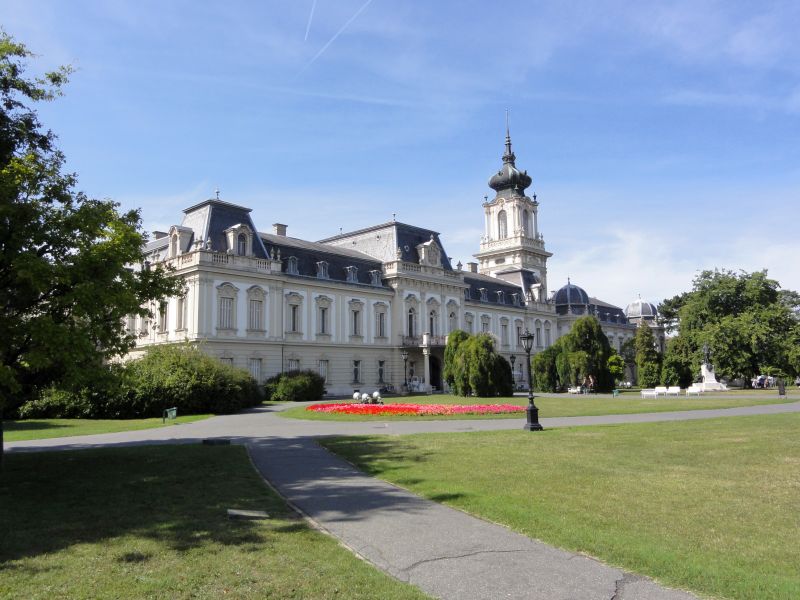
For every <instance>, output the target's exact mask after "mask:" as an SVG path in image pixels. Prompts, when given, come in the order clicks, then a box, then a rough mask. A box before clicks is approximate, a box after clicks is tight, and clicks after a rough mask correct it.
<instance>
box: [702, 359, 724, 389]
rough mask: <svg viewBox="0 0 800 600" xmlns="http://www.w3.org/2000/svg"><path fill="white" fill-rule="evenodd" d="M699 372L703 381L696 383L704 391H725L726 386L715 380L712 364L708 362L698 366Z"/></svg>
mask: <svg viewBox="0 0 800 600" xmlns="http://www.w3.org/2000/svg"><path fill="white" fill-rule="evenodd" d="M700 374H701V375H702V376H703V383H699V384H697V387H699V388H700V389H701V390H703V391H704V392H726V391H728V387H727V386H726V385H725V384H724V383H720V382H719V381H717V376H716V374H715V373H714V366H713V365H711V364H708V363H705V364H703V365H702V366H701V367H700Z"/></svg>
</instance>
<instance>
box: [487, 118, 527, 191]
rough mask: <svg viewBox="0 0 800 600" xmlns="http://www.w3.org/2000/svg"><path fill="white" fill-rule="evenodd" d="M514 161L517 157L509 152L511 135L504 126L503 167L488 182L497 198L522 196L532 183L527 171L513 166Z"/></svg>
mask: <svg viewBox="0 0 800 600" xmlns="http://www.w3.org/2000/svg"><path fill="white" fill-rule="evenodd" d="M516 159H517V157H516V156H515V155H514V152H513V151H512V150H511V134H510V133H509V131H508V125H506V151H505V153H504V154H503V166H502V167H500V170H499V171H498V172H497V173H496V174H495V175H493V176H492V178H491V179H490V180H489V187H490V188H492V189H493V190H494V191H495V192H497V196H503V197H509V196H524V195H525V188H527V187H529V186H530V185H531V183H532V182H533V180H532V179H531V178H530V176H529V175H528V172H527V171H520V170H519V169H517V167H516V165H515V164H514V161H515V160H516Z"/></svg>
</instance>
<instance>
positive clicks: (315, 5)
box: [303, 0, 317, 42]
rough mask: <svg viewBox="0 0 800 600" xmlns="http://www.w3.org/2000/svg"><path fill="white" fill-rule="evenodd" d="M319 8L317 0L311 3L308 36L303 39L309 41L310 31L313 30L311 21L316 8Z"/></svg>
mask: <svg viewBox="0 0 800 600" xmlns="http://www.w3.org/2000/svg"><path fill="white" fill-rule="evenodd" d="M315 8H317V0H314V1H313V2H312V3H311V14H310V15H308V24H307V25H306V36H305V37H304V38H303V41H304V42H306V41H308V32H309V31H311V21H312V20H313V18H314V9H315Z"/></svg>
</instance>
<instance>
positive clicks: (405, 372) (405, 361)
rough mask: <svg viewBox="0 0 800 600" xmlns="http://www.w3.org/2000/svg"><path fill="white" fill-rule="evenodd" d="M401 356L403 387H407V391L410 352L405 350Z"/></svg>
mask: <svg viewBox="0 0 800 600" xmlns="http://www.w3.org/2000/svg"><path fill="white" fill-rule="evenodd" d="M400 356H401V357H402V359H403V380H404V381H403V385H404V386H406V390H407V389H408V351H407V350H403V351H402V352H401V353H400Z"/></svg>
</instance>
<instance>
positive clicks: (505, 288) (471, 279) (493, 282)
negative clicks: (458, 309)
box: [464, 272, 525, 306]
mask: <svg viewBox="0 0 800 600" xmlns="http://www.w3.org/2000/svg"><path fill="white" fill-rule="evenodd" d="M464 283H466V284H467V285H469V299H470V300H474V301H476V302H480V301H481V293H480V289H481V288H485V289H486V297H487V302H488V303H489V304H505V305H509V306H514V297H513V296H512V294H517V297H518V298H519V304H518V305H517V306H522V305H523V302H524V299H525V295H524V293H523V290H522V289H521V288H519V287H518V286H516V285H513V284H511V283H508V282H506V281H503V280H501V279H497V278H496V277H490V276H489V275H481V274H480V273H469V272H466V273H464ZM500 291H501V292H505V293H504V298H503V301H502V303H501V302H500V301H499V300H498V296H497V292H500Z"/></svg>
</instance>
